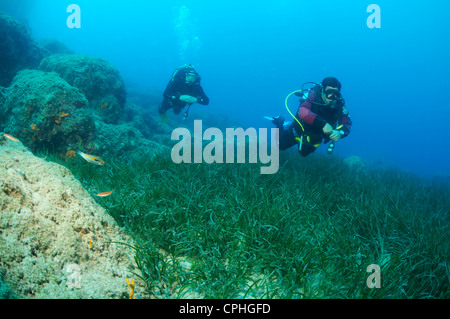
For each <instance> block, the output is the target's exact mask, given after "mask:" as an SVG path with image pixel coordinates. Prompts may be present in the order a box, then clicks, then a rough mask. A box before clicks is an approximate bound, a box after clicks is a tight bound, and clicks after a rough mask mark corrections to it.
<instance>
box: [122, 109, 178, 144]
mask: <svg viewBox="0 0 450 319" xmlns="http://www.w3.org/2000/svg"><path fill="white" fill-rule="evenodd" d="M123 120H124V121H125V122H127V123H128V124H130V125H132V126H133V127H135V128H137V129H138V130H139V131H140V132H141V133H142V135H143V136H144V137H145V138H147V139H151V140H155V141H157V142H158V143H163V144H168V143H170V141H171V140H170V136H171V134H172V130H173V127H171V126H170V125H169V124H167V123H165V122H163V121H161V118H160V116H159V113H158V107H157V106H156V107H152V108H151V109H144V108H142V107H140V106H139V105H136V104H134V103H128V102H127V103H126V104H125V108H124V117H123Z"/></svg>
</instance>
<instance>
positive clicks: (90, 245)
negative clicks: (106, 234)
mask: <svg viewBox="0 0 450 319" xmlns="http://www.w3.org/2000/svg"><path fill="white" fill-rule="evenodd" d="M89 247H90V248H91V249H92V241H89Z"/></svg>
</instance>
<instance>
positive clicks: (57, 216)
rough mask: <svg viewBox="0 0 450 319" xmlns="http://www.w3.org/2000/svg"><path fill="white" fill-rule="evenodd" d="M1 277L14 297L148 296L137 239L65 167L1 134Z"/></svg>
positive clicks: (3, 283)
mask: <svg viewBox="0 0 450 319" xmlns="http://www.w3.org/2000/svg"><path fill="white" fill-rule="evenodd" d="M0 145H1V146H0V163H1V164H0V207H1V210H0V212H1V213H0V246H1V249H0V276H1V278H0V282H1V283H2V285H7V286H8V287H10V289H11V290H12V291H13V293H9V295H12V296H13V297H17V298H128V297H129V292H130V289H129V286H128V284H127V282H126V280H125V279H126V278H128V279H129V280H130V281H131V278H135V282H136V288H135V295H136V296H137V297H138V298H146V297H148V296H146V295H145V294H146V292H145V288H144V286H143V283H142V281H141V280H140V279H139V278H138V277H137V276H136V275H134V274H133V273H132V272H135V273H139V272H138V270H137V269H136V268H134V267H135V266H134V262H133V260H134V252H133V250H132V249H131V248H129V247H127V246H125V245H121V244H117V243H114V242H120V243H126V244H130V245H133V244H134V243H133V240H132V238H131V237H129V236H127V235H126V234H125V233H124V232H123V231H122V230H121V229H120V228H119V226H118V225H117V223H116V222H115V221H114V219H113V218H112V217H111V216H110V215H109V214H107V213H106V211H105V210H104V209H103V208H102V207H100V206H99V205H98V204H97V203H96V202H95V201H94V200H93V199H92V198H91V196H90V195H89V194H88V192H87V191H86V190H85V189H83V187H82V186H81V184H80V182H79V181H77V180H76V179H75V178H74V176H73V175H72V174H71V172H70V171H69V170H67V169H66V168H65V167H63V166H61V165H58V164H55V163H51V162H47V161H45V160H44V159H41V158H38V157H35V156H34V155H33V154H32V153H31V152H29V151H28V150H27V149H26V148H25V147H24V146H23V145H22V144H21V143H20V142H19V143H17V142H12V141H9V140H7V139H5V138H3V137H0Z"/></svg>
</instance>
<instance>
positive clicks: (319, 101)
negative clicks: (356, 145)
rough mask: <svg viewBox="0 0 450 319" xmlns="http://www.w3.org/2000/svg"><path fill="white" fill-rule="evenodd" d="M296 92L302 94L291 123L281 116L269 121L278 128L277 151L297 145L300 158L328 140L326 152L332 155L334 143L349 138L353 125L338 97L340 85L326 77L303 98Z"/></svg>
mask: <svg viewBox="0 0 450 319" xmlns="http://www.w3.org/2000/svg"><path fill="white" fill-rule="evenodd" d="M297 92H302V93H301V94H299V95H298V96H302V98H301V99H300V101H301V103H300V107H299V108H298V111H297V113H296V114H295V116H294V115H293V116H294V121H293V122H286V121H285V120H284V118H283V117H281V116H278V117H275V118H273V119H272V121H273V123H274V124H275V126H276V127H278V128H279V129H280V135H279V147H280V150H286V149H288V148H290V147H292V146H294V145H296V144H297V145H298V148H299V153H300V155H302V156H307V155H309V154H311V153H313V152H314V151H315V150H316V149H317V147H319V145H320V144H321V143H322V142H324V143H328V142H330V141H331V143H330V145H329V146H328V153H329V154H331V153H332V152H333V149H334V142H337V141H338V140H340V139H341V138H344V137H346V136H348V135H349V134H350V128H351V125H352V121H351V119H350V116H349V114H348V110H347V107H346V106H345V101H344V99H343V98H342V95H341V83H340V82H339V81H338V79H336V78H334V77H326V78H325V79H323V81H322V83H321V84H316V85H315V86H314V87H313V88H311V89H310V90H309V92H308V94H307V95H303V94H304V92H303V91H297ZM296 95H297V93H296ZM291 115H292V114H291Z"/></svg>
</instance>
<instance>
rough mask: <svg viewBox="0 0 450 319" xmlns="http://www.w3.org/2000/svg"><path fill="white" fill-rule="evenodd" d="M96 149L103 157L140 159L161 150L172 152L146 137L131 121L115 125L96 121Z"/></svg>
mask: <svg viewBox="0 0 450 319" xmlns="http://www.w3.org/2000/svg"><path fill="white" fill-rule="evenodd" d="M96 132H97V135H96V139H95V147H94V148H95V149H97V150H98V152H97V154H101V156H102V158H104V159H105V158H108V157H109V158H111V157H125V158H127V159H130V160H131V159H133V158H134V159H139V158H141V157H143V156H153V155H154V154H157V153H159V152H161V151H166V152H170V149H169V148H168V146H164V145H162V144H160V143H159V142H155V141H152V140H148V139H146V138H145V137H144V136H143V135H142V133H141V132H140V131H139V130H138V129H136V128H135V127H133V126H132V125H131V123H126V124H120V125H114V124H107V123H104V122H96Z"/></svg>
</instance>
